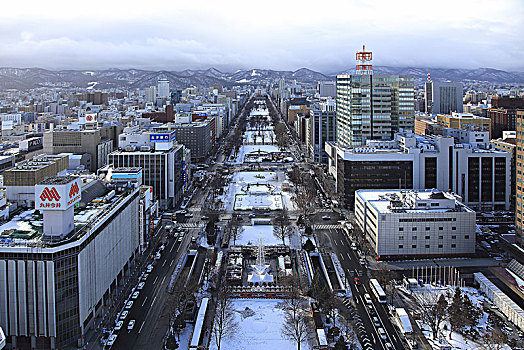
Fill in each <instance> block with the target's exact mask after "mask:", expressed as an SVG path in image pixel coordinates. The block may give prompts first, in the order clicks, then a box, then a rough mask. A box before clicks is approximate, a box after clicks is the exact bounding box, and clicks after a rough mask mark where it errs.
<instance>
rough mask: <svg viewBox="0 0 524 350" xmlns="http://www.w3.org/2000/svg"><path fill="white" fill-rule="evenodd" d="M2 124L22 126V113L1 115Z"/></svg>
mask: <svg viewBox="0 0 524 350" xmlns="http://www.w3.org/2000/svg"><path fill="white" fill-rule="evenodd" d="M0 122H2V123H4V122H12V123H13V125H20V124H21V123H22V113H1V114H0Z"/></svg>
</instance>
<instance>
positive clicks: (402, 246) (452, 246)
mask: <svg viewBox="0 0 524 350" xmlns="http://www.w3.org/2000/svg"><path fill="white" fill-rule="evenodd" d="M438 247H439V249H442V248H444V245H443V244H439V245H438ZM403 248H404V245H403V244H399V245H398V249H403ZM406 248H407V247H406ZM411 248H412V249H417V245H416V244H412V245H411ZM424 248H426V249H431V246H430V245H429V244H426V245H425V246H424ZM451 248H457V245H456V244H454V243H453V244H451Z"/></svg>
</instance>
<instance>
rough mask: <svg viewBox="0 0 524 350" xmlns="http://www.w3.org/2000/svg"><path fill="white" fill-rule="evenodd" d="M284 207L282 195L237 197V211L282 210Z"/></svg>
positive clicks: (244, 195)
mask: <svg viewBox="0 0 524 350" xmlns="http://www.w3.org/2000/svg"><path fill="white" fill-rule="evenodd" d="M282 207H283V203H282V195H280V194H269V193H268V194H249V193H248V194H237V195H236V197H235V205H234V207H233V208H234V209H235V210H252V209H264V210H280V209H282Z"/></svg>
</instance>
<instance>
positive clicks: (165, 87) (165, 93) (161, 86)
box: [158, 78, 171, 100]
mask: <svg viewBox="0 0 524 350" xmlns="http://www.w3.org/2000/svg"><path fill="white" fill-rule="evenodd" d="M158 98H161V99H166V100H167V99H170V98H171V93H170V92H169V80H167V79H165V78H164V79H160V80H159V81H158Z"/></svg>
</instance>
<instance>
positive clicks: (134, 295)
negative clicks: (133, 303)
mask: <svg viewBox="0 0 524 350" xmlns="http://www.w3.org/2000/svg"><path fill="white" fill-rule="evenodd" d="M139 295H140V292H139V291H138V290H137V291H136V292H134V293H133V295H131V299H138V296H139Z"/></svg>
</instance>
